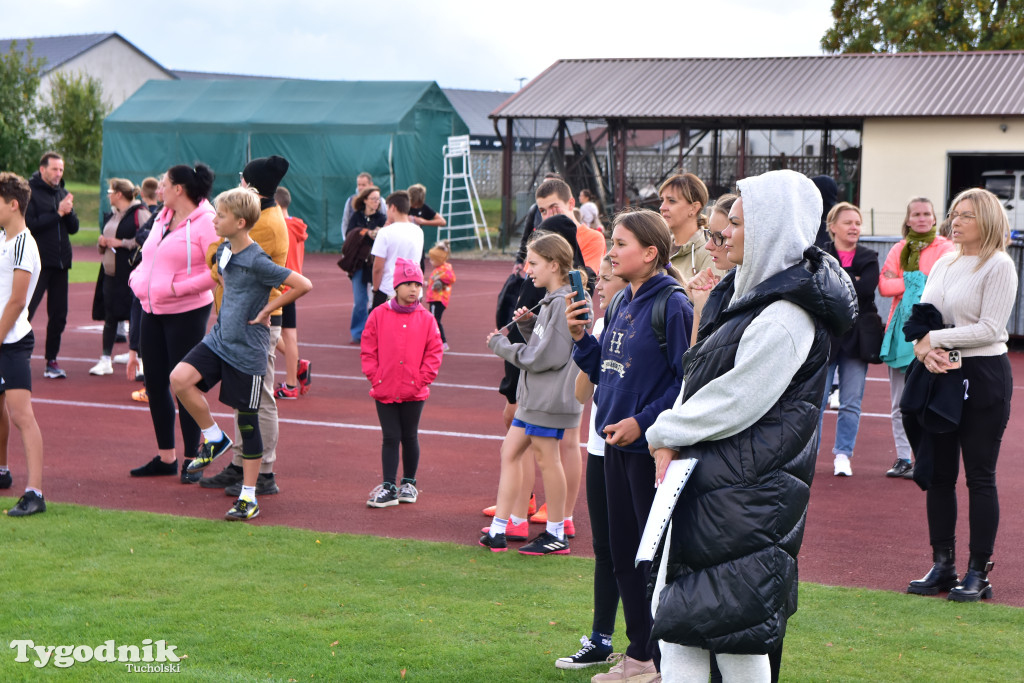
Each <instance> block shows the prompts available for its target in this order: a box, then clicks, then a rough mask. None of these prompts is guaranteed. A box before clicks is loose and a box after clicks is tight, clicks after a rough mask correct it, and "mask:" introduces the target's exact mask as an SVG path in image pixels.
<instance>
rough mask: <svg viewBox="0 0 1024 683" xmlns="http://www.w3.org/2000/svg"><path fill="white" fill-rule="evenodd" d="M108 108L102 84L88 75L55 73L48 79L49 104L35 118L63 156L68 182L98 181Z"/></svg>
mask: <svg viewBox="0 0 1024 683" xmlns="http://www.w3.org/2000/svg"><path fill="white" fill-rule="evenodd" d="M109 111H110V105H109V104H108V103H107V102H104V101H103V84H102V83H100V81H99V79H97V78H94V77H92V76H90V75H88V74H83V73H74V74H66V73H61V72H56V73H54V74H53V76H51V77H50V95H49V102H48V103H47V104H46V105H45V106H44V107H43V108H42V109H41V111H40V113H39V115H40V118H41V119H42V121H43V123H44V124H45V125H46V128H47V129H48V130H49V133H50V137H51V139H52V140H53V146H54V148H55V149H56V150H57V151H58V152H60V154H61V156H63V157H64V165H65V168H66V173H67V176H68V178H69V179H71V180H78V181H82V182H98V181H99V177H100V161H101V157H102V154H103V119H104V117H105V116H106V115H107V113H108V112H109Z"/></svg>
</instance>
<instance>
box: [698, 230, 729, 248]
mask: <svg viewBox="0 0 1024 683" xmlns="http://www.w3.org/2000/svg"><path fill="white" fill-rule="evenodd" d="M701 231H702V232H703V233H704V241H705V242H713V243H714V245H715V246H716V247H722V246H725V235H724V234H723V233H720V232H713V231H711V230H708V229H707V228H701Z"/></svg>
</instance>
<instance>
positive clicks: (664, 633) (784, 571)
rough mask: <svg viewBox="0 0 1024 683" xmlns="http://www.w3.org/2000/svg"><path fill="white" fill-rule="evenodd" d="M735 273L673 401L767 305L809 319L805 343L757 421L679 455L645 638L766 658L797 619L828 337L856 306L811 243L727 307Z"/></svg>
mask: <svg viewBox="0 0 1024 683" xmlns="http://www.w3.org/2000/svg"><path fill="white" fill-rule="evenodd" d="M734 273H735V271H733V272H732V273H729V274H728V275H726V276H725V278H723V280H722V282H721V283H720V285H719V286H718V287H716V288H715V290H714V291H713V292H712V294H711V297H709V300H708V303H707V305H706V306H705V308H704V315H703V318H702V321H701V327H700V330H699V335H698V342H697V344H696V345H694V347H693V348H692V349H690V351H688V352H687V354H686V356H685V357H684V365H685V367H686V384H685V388H684V395H683V399H684V401H685V400H686V399H688V398H689V397H690V396H692V395H693V394H694V393H695V392H696V391H697V390H699V389H700V388H701V387H703V386H704V385H706V384H707V383H708V382H710V381H711V380H713V379H715V378H717V377H720V376H722V375H723V374H725V373H726V372H728V371H729V370H731V369H732V367H733V365H734V362H735V357H736V349H737V346H738V345H739V340H740V338H741V337H742V336H743V332H744V330H745V329H746V328H747V326H748V325H749V324H750V322H751V321H752V320H753V319H754V318H755V317H756V316H757V315H758V314H760V313H761V311H763V310H764V309H765V308H767V307H768V306H769V305H770V304H771V303H773V302H775V301H779V300H786V301H790V302H792V303H795V304H797V305H798V306H800V307H802V308H803V309H804V310H806V311H807V312H808V313H809V314H810V315H811V316H812V317H813V318H814V320H815V335H814V341H813V343H812V345H811V349H810V352H809V353H808V355H807V359H806V360H805V361H804V363H803V364H802V365H801V366H800V369H799V370H798V371H797V373H796V375H795V376H794V377H793V379H792V381H791V382H790V384H789V386H788V387H787V389H786V390H785V392H784V393H783V394H782V396H781V398H780V399H779V400H778V401H777V402H776V404H775V405H774V406H773V407H772V408H770V409H769V410H768V412H766V413H765V414H764V416H763V417H761V419H759V420H758V421H757V422H756V423H754V424H753V425H752V426H751V427H749V428H747V429H745V430H743V431H741V432H739V433H737V434H735V435H733V436H730V437H727V438H725V439H721V440H717V441H703V442H699V443H697V444H694V445H692V446H688V447H687V448H686V453H685V454H686V455H687V457H696V458H697V459H698V461H699V464H698V465H697V468H696V469H695V470H694V473H693V475H692V476H691V478H690V481H689V483H688V484H687V486H686V488H685V489H684V490H683V493H682V496H681V497H680V499H679V502H678V504H677V506H676V509H675V513H674V515H673V518H672V522H673V530H672V542H671V544H670V547H669V558H668V567H667V577H666V586H665V589H664V590H663V591H662V593H661V595H660V598H659V607H658V611H657V616H656V617H655V621H654V629H653V633H652V637H654V638H657V639H660V640H666V641H668V642H672V643H678V644H681V645H688V646H693V647H700V648H703V649H706V650H710V651H712V652H720V653H729V654H765V653H768V652H771V651H773V650H776V649H778V647H779V646H780V644H781V641H782V638H783V636H784V635H785V632H786V620H787V619H788V618H789V616H790V615H792V614H793V613H794V612H796V607H797V554H798V552H799V550H800V544H801V541H802V540H803V531H804V522H805V519H806V514H807V503H808V500H809V498H810V485H811V479H812V477H813V475H814V463H815V459H816V456H817V453H816V450H815V446H816V445H817V438H816V433H815V432H816V429H817V426H818V413H819V410H820V405H821V396H822V394H823V393H824V390H825V374H826V372H827V365H826V363H827V361H828V353H829V334H830V333H832V334H842V333H843V332H845V331H846V330H847V329H848V328H849V327H850V326H851V325H852V324H853V322H854V320H855V319H856V316H857V306H856V301H855V298H854V293H853V291H852V287H851V286H850V285H849V282H848V280H847V279H846V278H844V277H843V275H842V270H841V268H840V266H839V263H838V262H837V261H835V260H834V259H832V258H830V257H827V256H826V255H825V254H824V252H822V251H821V250H820V249H818V248H817V247H809V248H808V249H807V250H806V251H805V252H804V261H803V262H802V263H799V264H797V265H795V266H793V267H791V268H788V269H786V270H783V271H781V272H779V273H777V274H776V275H774V276H771V277H769V278H768V279H767V280H766V281H764V282H762V283H760V284H759V285H757V286H756V287H754V288H753V289H752V290H751V291H749V292H748V293H747V294H746V295H745V296H743V297H742V298H741V299H740V300H738V301H730V299H731V298H732V291H733V280H734ZM765 362H770V359H766V361H765Z"/></svg>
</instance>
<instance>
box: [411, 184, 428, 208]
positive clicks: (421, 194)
mask: <svg viewBox="0 0 1024 683" xmlns="http://www.w3.org/2000/svg"><path fill="white" fill-rule="evenodd" d="M406 192H408V193H409V201H410V202H412V203H413V204H417V205H418V204H422V203H423V202H425V201H426V200H427V188H426V187H424V186H423V185H420V184H419V183H416V184H415V185H410V186H409V189H408V190H406Z"/></svg>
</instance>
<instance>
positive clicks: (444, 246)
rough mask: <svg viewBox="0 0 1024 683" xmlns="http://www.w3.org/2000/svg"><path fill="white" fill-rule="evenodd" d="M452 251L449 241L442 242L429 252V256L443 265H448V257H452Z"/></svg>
mask: <svg viewBox="0 0 1024 683" xmlns="http://www.w3.org/2000/svg"><path fill="white" fill-rule="evenodd" d="M451 253H452V249H451V247H449V246H448V240H441V241H440V242H438V243H437V244H435V245H434V246H433V247H431V248H430V251H428V252H427V256H429V257H430V258H432V259H433V260H435V261H437V262H438V263H440V264H441V265H444V264H445V263H448V257H449V256H451Z"/></svg>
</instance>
